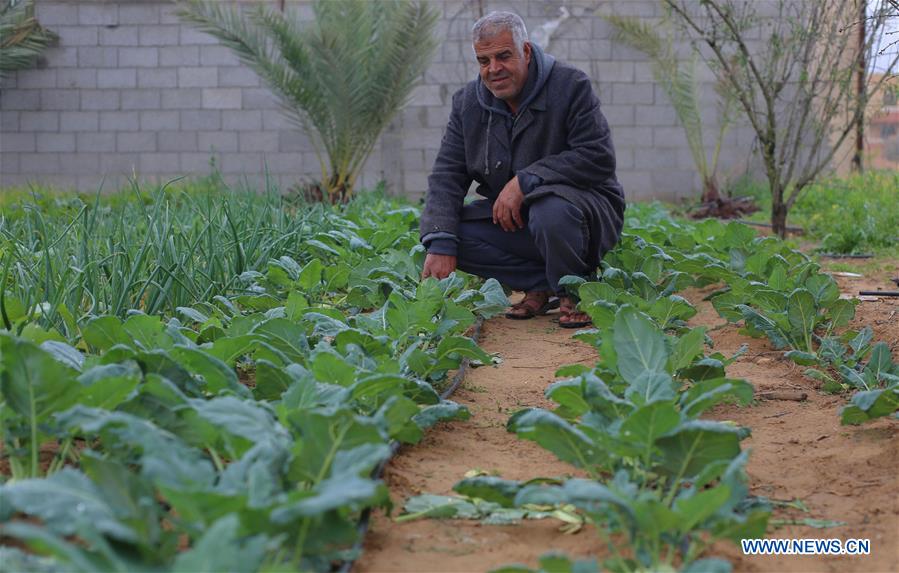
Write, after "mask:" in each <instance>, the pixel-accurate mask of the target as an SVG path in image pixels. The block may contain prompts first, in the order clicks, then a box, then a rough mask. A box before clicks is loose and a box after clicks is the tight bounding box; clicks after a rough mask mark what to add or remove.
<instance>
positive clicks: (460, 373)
mask: <svg viewBox="0 0 899 573" xmlns="http://www.w3.org/2000/svg"><path fill="white" fill-rule="evenodd" d="M483 325H484V319H483V318H478V320H477V321H476V322H475V324H474V331H473V332H472V334H471V338H472V340H474V341H475V342H478V339H479V338H480V337H481V326H483ZM469 364H470V360H469V359H468V358H463V359H462V363H461V364H460V365H459V370H457V371H456V375H455V376H453V380H452V382H451V383H450V385H449V387H447V388H446V390H444V391H443V392H441V393H440V399H441V400H446V399H447V398H449V397H450V396H452V395H453V393H454V392H455V391H456V390H457V389H458V388H459V386H461V385H462V382H463V381H464V380H465V374H467V373H468V367H469ZM399 449H400V443H399V442H398V441H396V440H393V441H391V442H390V455H389V456H387V459H385V460H384V461H382V462H381V463H380V464H378V466H377V467H376V468H375V469H374V471H373V472H372V474H371V477H372V479H376V480H377V479H381V477H383V475H384V470H385V469H386V468H387V464H389V463H390V460H392V459H393V456H395V455H396V453H397V452H398V451H399ZM370 525H371V508H369V507H366V508H365V509H364V510H362V515H361V516H359V523H358V524H357V525H356V532H357V533H358V534H359V539H358V540H357V541H356V543H355V544H354V545H353V548H352V550H351V554H352V555H356V556H358V555H361V553H362V544H363V543H364V542H365V536H366V534H368V528H369V526H370ZM356 559H357V557H353V558H352V559H349V560H346V561H344V562H343V563H341V564H340V567H338V568H336V569H335V571H337V573H350V570H351V569H352V568H353V565H355V563H356Z"/></svg>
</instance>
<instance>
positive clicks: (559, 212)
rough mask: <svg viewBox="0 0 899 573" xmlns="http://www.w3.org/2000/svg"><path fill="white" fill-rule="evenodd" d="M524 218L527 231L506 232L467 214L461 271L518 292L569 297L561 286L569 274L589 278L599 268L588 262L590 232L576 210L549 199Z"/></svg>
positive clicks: (543, 199) (463, 223)
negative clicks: (535, 292) (564, 277)
mask: <svg viewBox="0 0 899 573" xmlns="http://www.w3.org/2000/svg"><path fill="white" fill-rule="evenodd" d="M479 211H483V210H482V209H481V210H479ZM522 217H523V219H524V220H525V222H526V225H525V227H524V228H523V229H518V230H515V231H511V232H506V231H504V230H503V229H502V227H500V226H499V225H495V224H494V223H493V220H492V219H485V218H483V217H480V218H466V217H465V213H464V211H463V217H462V221H461V223H460V227H459V250H458V259H457V265H458V267H459V268H460V269H462V270H463V271H465V272H468V273H471V274H473V275H477V276H480V277H484V278H494V279H496V280H498V281H499V282H500V283H502V284H504V285H506V286H508V287H511V288H512V289H514V290H522V291H525V292H527V291H535V290H551V291H553V292H555V293H557V294H564V292H563V291H564V289H560V288H559V279H560V278H562V277H563V276H565V275H577V276H581V277H586V276H588V275H589V274H591V273H593V272H594V271H595V270H596V269H595V268H591V267H590V265H588V264H587V261H586V257H587V252H588V248H587V247H588V245H589V241H590V232H589V228H588V225H587V222H586V220H585V218H584V215H583V213H581V211H580V209H578V208H577V207H576V206H574V205H573V204H571V203H569V202H568V201H566V200H565V199H562V198H561V197H558V196H556V195H546V196H544V197H541V198H540V199H538V200H536V201H535V202H533V203H531V204H530V205H529V206H527V207H523V208H522Z"/></svg>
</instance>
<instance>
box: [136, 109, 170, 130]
mask: <svg viewBox="0 0 899 573" xmlns="http://www.w3.org/2000/svg"><path fill="white" fill-rule="evenodd" d="M140 128H141V131H164V130H178V129H179V128H180V114H179V113H178V112H177V111H158V110H157V111H142V112H140Z"/></svg>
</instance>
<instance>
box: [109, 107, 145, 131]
mask: <svg viewBox="0 0 899 573" xmlns="http://www.w3.org/2000/svg"><path fill="white" fill-rule="evenodd" d="M139 128H140V124H139V122H138V115H137V114H136V113H135V112H133V111H101V112H100V131H137V130H138V129H139Z"/></svg>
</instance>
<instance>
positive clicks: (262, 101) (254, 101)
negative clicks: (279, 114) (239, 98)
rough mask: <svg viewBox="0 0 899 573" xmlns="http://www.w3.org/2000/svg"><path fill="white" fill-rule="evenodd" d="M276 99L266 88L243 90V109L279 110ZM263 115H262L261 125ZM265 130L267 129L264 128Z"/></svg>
mask: <svg viewBox="0 0 899 573" xmlns="http://www.w3.org/2000/svg"><path fill="white" fill-rule="evenodd" d="M280 107H281V106H280V103H279V102H278V98H277V97H276V96H275V95H274V94H273V93H272V92H271V91H270V90H269V89H268V88H250V89H245V90H243V108H244V109H261V110H276V109H280ZM264 122H265V114H263V123H264ZM266 129H268V128H267V127H266Z"/></svg>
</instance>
